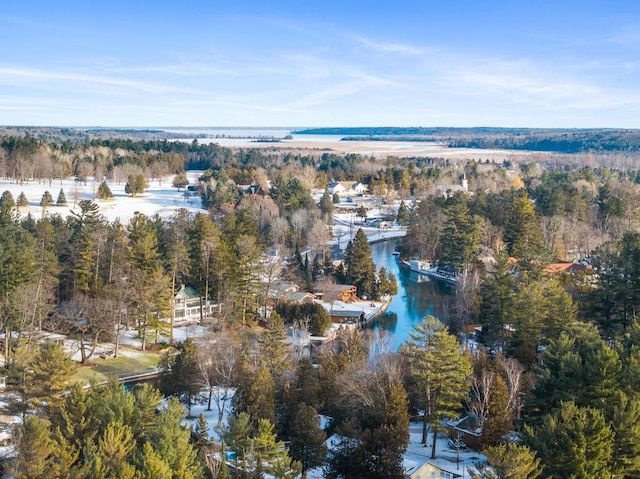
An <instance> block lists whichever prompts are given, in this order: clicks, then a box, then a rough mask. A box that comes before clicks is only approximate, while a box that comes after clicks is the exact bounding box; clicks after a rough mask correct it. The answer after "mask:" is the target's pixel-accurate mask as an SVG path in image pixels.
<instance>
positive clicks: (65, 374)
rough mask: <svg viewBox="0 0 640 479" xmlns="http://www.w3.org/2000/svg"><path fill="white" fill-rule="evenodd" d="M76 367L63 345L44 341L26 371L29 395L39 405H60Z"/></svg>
mask: <svg viewBox="0 0 640 479" xmlns="http://www.w3.org/2000/svg"><path fill="white" fill-rule="evenodd" d="M76 369H77V366H76V363H75V362H74V361H73V360H72V359H71V358H69V357H68V356H67V354H66V353H65V352H64V350H63V349H62V346H60V345H58V344H55V343H51V342H46V343H42V344H41V345H40V346H39V347H38V352H37V354H36V355H35V356H34V357H33V359H32V361H31V364H30V366H29V368H28V370H27V373H26V375H27V378H26V388H27V394H28V396H29V397H31V398H32V399H33V400H34V402H35V403H36V404H37V405H41V404H47V406H48V407H49V408H54V407H57V406H59V405H60V404H61V403H62V402H63V400H64V398H63V397H62V393H64V391H65V390H66V389H67V387H68V385H69V380H70V379H71V377H72V376H73V374H74V373H75V371H76Z"/></svg>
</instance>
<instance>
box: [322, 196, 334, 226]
mask: <svg viewBox="0 0 640 479" xmlns="http://www.w3.org/2000/svg"><path fill="white" fill-rule="evenodd" d="M320 212H321V213H322V217H323V218H324V221H325V224H328V225H330V224H333V201H332V199H331V195H330V194H329V191H328V190H324V194H323V195H322V198H321V199H320Z"/></svg>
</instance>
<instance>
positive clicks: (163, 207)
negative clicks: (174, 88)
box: [0, 171, 206, 224]
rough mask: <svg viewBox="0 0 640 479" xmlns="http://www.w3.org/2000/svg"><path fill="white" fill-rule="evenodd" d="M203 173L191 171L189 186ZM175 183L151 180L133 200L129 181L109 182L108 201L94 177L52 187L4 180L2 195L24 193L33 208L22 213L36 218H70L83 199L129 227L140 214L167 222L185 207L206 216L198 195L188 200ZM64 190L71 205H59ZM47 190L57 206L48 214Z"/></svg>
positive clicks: (58, 181) (64, 181) (0, 188)
mask: <svg viewBox="0 0 640 479" xmlns="http://www.w3.org/2000/svg"><path fill="white" fill-rule="evenodd" d="M201 174H202V172H201V171H188V172H187V179H188V180H189V183H190V184H195V183H196V181H197V179H198V177H199V176H200V175H201ZM172 182H173V176H167V177H164V178H162V179H161V180H153V181H149V185H148V187H147V189H146V190H145V192H144V193H143V194H141V195H137V196H135V197H132V196H129V195H127V194H126V193H125V191H124V187H125V183H126V181H123V182H120V183H117V182H113V181H107V184H108V185H109V189H110V190H111V192H112V193H113V196H114V198H113V199H112V200H104V201H103V200H98V199H96V197H95V194H96V191H97V190H98V186H99V184H100V182H99V181H98V182H97V181H95V180H94V179H93V178H89V179H87V182H86V183H84V182H81V181H76V180H75V178H74V177H70V178H64V179H56V180H53V181H52V182H51V184H49V182H48V181H45V182H38V181H35V180H32V181H24V182H22V184H19V183H14V182H10V181H8V180H0V194H2V193H3V192H5V191H10V192H11V194H12V195H13V199H14V200H17V199H18V195H20V193H21V192H24V194H25V196H26V197H27V200H28V202H29V205H28V206H25V207H22V208H20V209H19V213H20V215H21V216H26V215H27V214H31V215H32V216H34V217H36V218H39V217H42V216H44V215H54V214H59V215H61V216H63V217H66V216H68V215H69V214H70V212H71V211H76V212H78V211H80V209H79V208H78V206H77V203H78V201H80V200H92V201H95V202H96V203H97V204H98V205H99V206H100V212H101V213H102V214H103V215H104V216H105V217H106V218H107V219H108V220H109V221H115V220H116V219H119V220H120V222H121V223H122V224H127V223H128V222H129V220H130V219H131V218H132V217H133V215H134V213H135V212H136V211H139V212H140V213H143V214H145V215H147V216H150V217H152V216H154V215H156V214H158V215H160V216H161V217H162V218H165V219H168V218H170V217H171V216H172V215H173V214H174V213H175V211H176V210H177V209H179V208H185V209H187V210H189V211H191V212H194V213H195V212H202V213H206V210H204V209H202V208H201V207H200V206H201V204H202V203H201V200H200V198H199V197H198V196H197V195H196V196H189V197H186V196H185V191H184V189H182V190H180V191H178V190H177V188H174V187H172V186H171V184H172ZM60 189H62V190H63V191H64V194H65V197H66V199H67V206H56V205H55V202H56V200H57V199H58V194H59V193H60ZM45 191H48V192H49V193H51V196H52V197H53V203H54V204H53V205H51V206H49V207H48V208H47V209H46V211H44V210H43V208H42V206H40V201H41V199H42V195H43V194H44V192H45Z"/></svg>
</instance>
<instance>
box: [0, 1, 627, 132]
mask: <svg viewBox="0 0 640 479" xmlns="http://www.w3.org/2000/svg"><path fill="white" fill-rule="evenodd" d="M8 3H9V4H8V5H7V4H3V7H2V9H1V10H0V44H1V45H2V48H1V50H0V51H1V53H0V124H3V125H60V126H89V125H95V126H384V125H392V126H530V127H623V128H640V2H637V1H631V0H629V1H618V0H609V1H590V0H582V1H565V0H556V1H546V0H536V1H522V2H516V1H513V0H512V1H506V0H501V1H491V0H483V1H480V0H476V1H472V0H466V1H465V0H449V1H444V0H443V1H437V2H436V1H432V0H416V1H405V0H397V1H387V2H382V3H380V2H375V3H374V2H372V1H366V2H364V1H359V0H356V1H349V0H342V1H340V2H338V1H333V0H326V1H313V0H309V1H302V0H297V1H279V0H270V1H260V2H243V1H240V0H237V1H226V2H220V1H217V0H209V1H192V0H184V1H181V2H177V1H172V2H166V1H162V0H161V1H155V2H151V1H135V0H130V1H120V0H116V1H109V2H105V1H102V2H100V1H96V2H91V1H87V0H84V1H82V2H79V1H73V0H70V1H56V0H48V1H47V0H42V1H30V0H20V1H18V0H13V1H9V2H8Z"/></svg>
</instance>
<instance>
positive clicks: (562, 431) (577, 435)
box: [525, 402, 614, 479]
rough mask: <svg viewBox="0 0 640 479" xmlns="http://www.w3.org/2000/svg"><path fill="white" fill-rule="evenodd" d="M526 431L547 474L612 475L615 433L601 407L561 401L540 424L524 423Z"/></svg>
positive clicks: (567, 475) (586, 476)
mask: <svg viewBox="0 0 640 479" xmlns="http://www.w3.org/2000/svg"><path fill="white" fill-rule="evenodd" d="M525 433H526V435H527V440H528V442H529V443H530V444H531V446H532V448H533V449H534V450H535V451H536V454H537V456H538V457H539V458H540V460H541V461H542V464H543V465H544V468H545V476H547V477H551V476H553V477H576V478H578V477H580V478H585V479H586V478H591V477H602V478H607V477H612V466H613V464H612V459H613V458H612V452H613V445H614V433H613V431H612V430H611V427H610V426H609V425H607V423H606V422H605V419H604V416H603V414H602V412H600V411H599V410H597V409H593V408H581V407H578V406H576V405H575V403H573V402H566V403H562V404H561V406H560V408H559V409H557V410H556V411H555V412H554V413H553V414H547V415H545V416H544V417H543V418H542V421H541V424H540V425H539V426H537V427H535V428H532V427H528V426H525Z"/></svg>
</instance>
